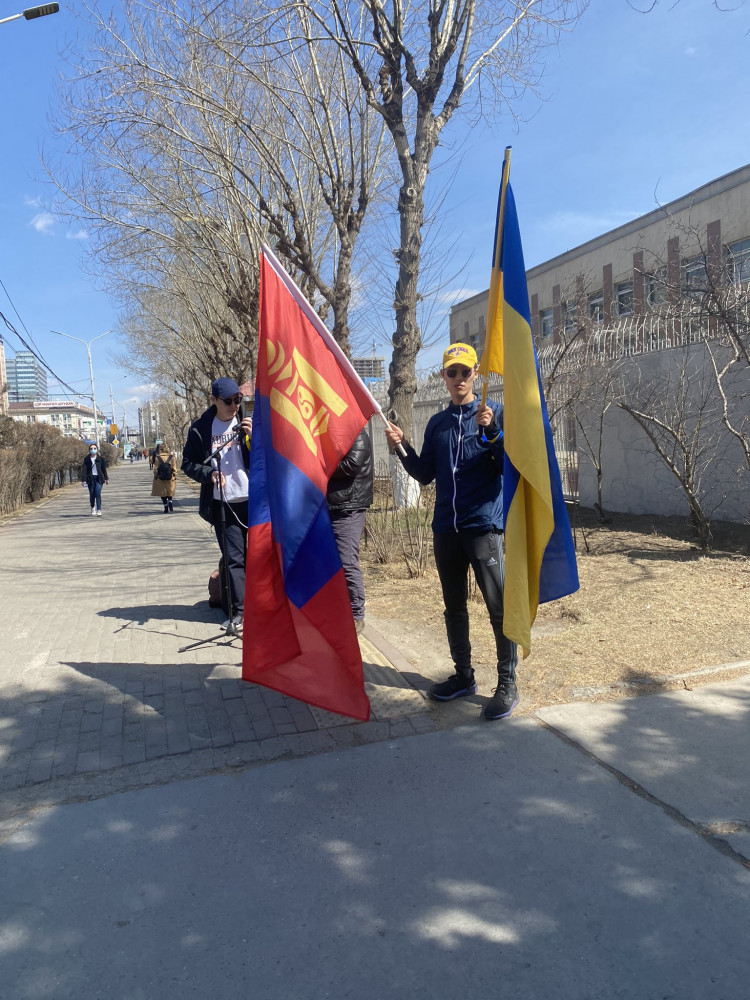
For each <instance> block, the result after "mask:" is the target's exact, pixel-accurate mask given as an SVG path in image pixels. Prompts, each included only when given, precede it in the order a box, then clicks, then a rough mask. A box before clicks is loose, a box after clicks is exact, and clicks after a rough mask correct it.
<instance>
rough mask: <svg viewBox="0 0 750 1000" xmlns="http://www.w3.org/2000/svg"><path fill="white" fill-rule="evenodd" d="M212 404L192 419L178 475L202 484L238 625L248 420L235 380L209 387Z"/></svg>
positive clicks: (202, 507) (203, 509)
mask: <svg viewBox="0 0 750 1000" xmlns="http://www.w3.org/2000/svg"><path fill="white" fill-rule="evenodd" d="M210 403H211V405H210V406H209V408H208V409H207V410H206V411H205V413H202V414H201V415H200V417H198V419H197V420H194V421H193V423H192V424H191V425H190V430H189V431H188V436H187V440H186V442H185V447H184V449H183V452H182V471H183V472H184V473H185V475H186V476H190V478H191V479H193V480H195V482H197V483H200V486H201V492H200V501H199V504H198V513H199V514H200V516H201V517H202V518H203V520H204V521H208V522H209V524H212V525H213V526H214V530H215V532H216V539H217V541H218V543H219V547H220V549H221V553H222V555H223V557H224V561H225V564H226V566H227V569H228V577H229V587H230V592H231V593H230V596H231V603H232V612H233V614H232V617H231V618H230V619H228V620H227V621H225V622H224V624H223V625H222V628H223V629H227V628H228V627H229V624H230V622H231V624H232V625H233V626H235V627H239V626H241V625H242V620H243V609H244V606H245V552H246V550H247V488H248V480H247V471H248V467H249V464H250V451H249V441H250V433H251V431H252V427H253V422H252V417H250V416H243V414H242V410H241V408H240V407H241V404H242V393H241V392H240V387H239V386H238V385H237V383H236V382H235V380H234V379H233V378H227V377H223V378H217V379H215V380H214V382H213V383H212V384H211V400H210Z"/></svg>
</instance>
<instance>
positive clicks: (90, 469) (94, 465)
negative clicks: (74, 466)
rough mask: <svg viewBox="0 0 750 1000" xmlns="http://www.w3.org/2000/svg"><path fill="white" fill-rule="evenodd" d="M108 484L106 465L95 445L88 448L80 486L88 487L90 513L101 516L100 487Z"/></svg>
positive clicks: (82, 467)
mask: <svg viewBox="0 0 750 1000" xmlns="http://www.w3.org/2000/svg"><path fill="white" fill-rule="evenodd" d="M108 482H109V476H108V475H107V463H106V462H105V461H104V459H103V458H102V456H101V455H100V454H99V449H98V447H97V446H96V445H95V444H92V445H91V446H90V447H89V453H88V455H87V456H86V457H85V458H84V460H83V465H82V466H81V485H82V486H88V488H89V500H90V501H91V513H92V514H94V515H97V516H98V517H101V516H102V486H104V484H105V483H108Z"/></svg>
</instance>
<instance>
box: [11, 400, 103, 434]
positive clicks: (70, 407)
mask: <svg viewBox="0 0 750 1000" xmlns="http://www.w3.org/2000/svg"><path fill="white" fill-rule="evenodd" d="M9 415H10V416H11V417H12V418H13V419H14V420H18V421H19V422H20V423H24V424H35V423H39V424H51V426H52V427H57V428H58V430H59V431H61V432H62V434H63V435H64V437H73V438H78V439H80V440H81V441H93V440H94V437H95V434H94V411H93V409H92V408H91V407H90V406H83V405H82V404H81V403H74V402H71V401H70V400H30V401H27V402H19V403H10V404H9ZM98 424H99V439H100V440H106V434H107V420H106V417H105V416H104V414H103V413H102V412H101V410H99V411H98Z"/></svg>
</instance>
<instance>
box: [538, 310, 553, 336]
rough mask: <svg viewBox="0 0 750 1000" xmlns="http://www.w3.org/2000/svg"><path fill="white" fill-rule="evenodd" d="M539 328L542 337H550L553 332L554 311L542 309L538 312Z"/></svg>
mask: <svg viewBox="0 0 750 1000" xmlns="http://www.w3.org/2000/svg"><path fill="white" fill-rule="evenodd" d="M539 330H540V333H541V335H542V338H544V337H551V336H552V334H553V333H554V332H555V320H554V312H553V311H552V309H542V311H541V312H540V313H539Z"/></svg>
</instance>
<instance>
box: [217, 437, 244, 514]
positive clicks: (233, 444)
mask: <svg viewBox="0 0 750 1000" xmlns="http://www.w3.org/2000/svg"><path fill="white" fill-rule="evenodd" d="M238 423H239V421H238V420H237V418H236V417H232V419H231V420H219V418H218V417H214V422H213V424H212V425H211V452H212V453H213V452H215V451H216V449H217V448H219V447H220V446H221V445H226V447H225V448H223V449H222V452H221V472H222V474H223V475H224V478H225V480H226V482H225V483H224V499H225V500H226V501H227V502H228V503H231V502H232V501H234V500H247V469H246V468H245V464H244V462H243V459H242V449H241V447H240V441H239V438H238V437H237V436H236V435H235V433H234V431H235V428H236V427H237V426H238ZM211 465H212V466H213V468H214V469H217V470H218V469H219V460H218V459H215V458H214V459H213V460H212V462H211ZM213 495H214V500H220V499H221V495H220V493H219V487H218V486H214V493H213Z"/></svg>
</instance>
